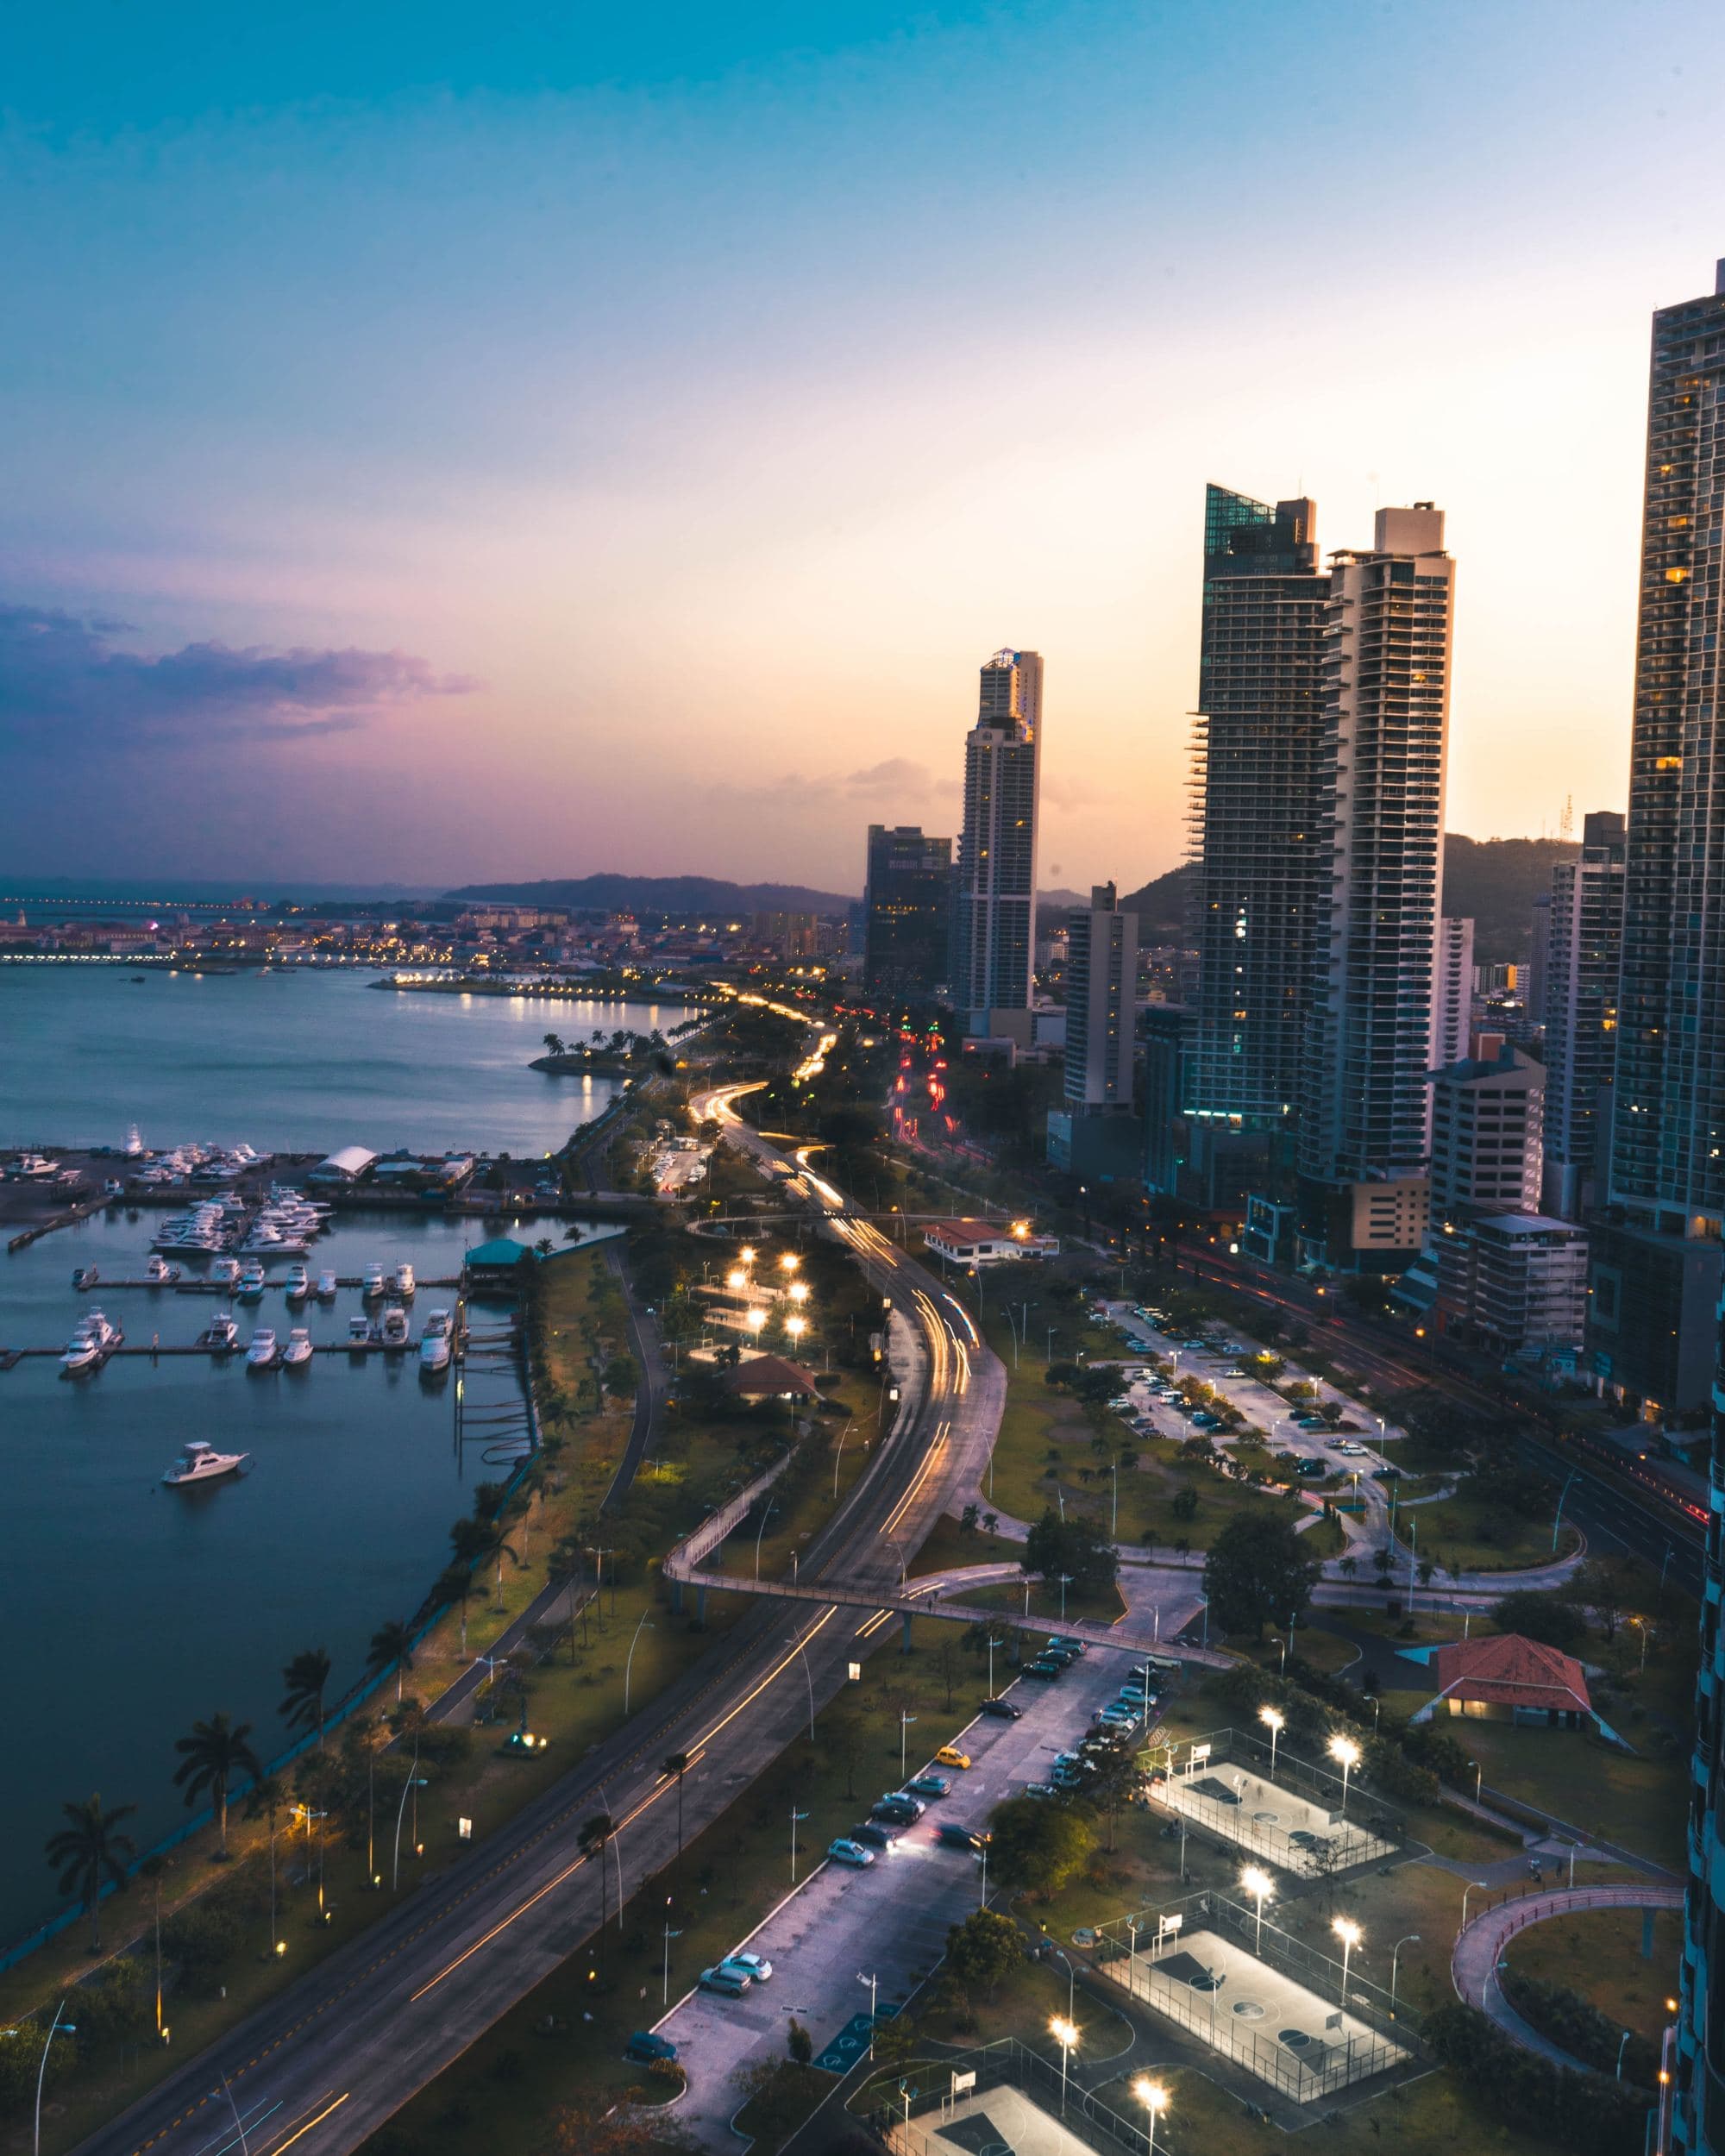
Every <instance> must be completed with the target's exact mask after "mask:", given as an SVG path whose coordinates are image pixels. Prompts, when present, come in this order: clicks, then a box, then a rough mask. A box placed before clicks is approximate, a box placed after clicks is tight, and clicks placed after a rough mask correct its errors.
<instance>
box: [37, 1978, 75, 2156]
mask: <svg viewBox="0 0 1725 2156" xmlns="http://www.w3.org/2000/svg"><path fill="white" fill-rule="evenodd" d="M65 2011H66V2001H65V2000H64V1999H62V2000H61V2001H60V2004H59V2005H58V2006H57V2007H56V2008H55V2009H54V2012H53V2021H50V2022H49V2023H48V2033H47V2037H46V2039H45V2040H44V2041H43V2044H42V2063H41V2065H40V2066H38V2067H37V2069H36V2139H35V2156H42V2081H43V2078H44V2077H45V2076H46V2074H47V2070H48V2050H49V2047H50V2046H51V2045H52V2044H53V2040H54V2039H55V2037H56V2036H59V2035H60V2034H62V2033H63V2034H66V2035H67V2036H76V2035H77V2034H78V2024H77V2022H76V2021H61V2019H60V2015H62V2014H64V2013H65Z"/></svg>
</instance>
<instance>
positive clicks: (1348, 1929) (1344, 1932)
mask: <svg viewBox="0 0 1725 2156" xmlns="http://www.w3.org/2000/svg"><path fill="white" fill-rule="evenodd" d="M1330 1929H1331V1930H1332V1931H1333V1933H1334V1934H1335V1935H1336V1937H1337V1938H1338V1939H1339V1940H1340V1941H1341V1942H1342V2004H1343V2005H1344V2006H1346V2004H1347V1995H1348V1960H1349V1957H1350V1956H1351V1955H1352V1952H1353V1950H1354V1948H1355V1947H1356V1946H1358V1944H1359V1942H1360V1940H1362V1939H1363V1938H1364V1936H1365V1934H1364V1933H1363V1932H1362V1931H1361V1930H1360V1928H1359V1926H1358V1924H1356V1923H1355V1922H1354V1921H1353V1919H1352V1917H1351V1916H1339V1917H1338V1918H1337V1919H1336V1921H1335V1922H1334V1923H1333V1924H1332V1925H1331V1927H1330Z"/></svg>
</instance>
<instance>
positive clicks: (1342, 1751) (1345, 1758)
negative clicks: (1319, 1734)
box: [1330, 1737, 1359, 1826]
mask: <svg viewBox="0 0 1725 2156" xmlns="http://www.w3.org/2000/svg"><path fill="white" fill-rule="evenodd" d="M1330 1757H1331V1758H1333V1759H1337V1760H1339V1761H1340V1763H1341V1770H1342V1823H1343V1825H1344V1826H1346V1823H1347V1815H1348V1776H1349V1774H1350V1773H1351V1772H1352V1770H1353V1769H1354V1768H1355V1767H1357V1766H1358V1764H1359V1746H1358V1745H1357V1744H1356V1743H1355V1742H1354V1740H1353V1739H1352V1737H1332V1738H1331V1739H1330Z"/></svg>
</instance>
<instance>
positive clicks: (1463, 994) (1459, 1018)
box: [1431, 913, 1473, 1070]
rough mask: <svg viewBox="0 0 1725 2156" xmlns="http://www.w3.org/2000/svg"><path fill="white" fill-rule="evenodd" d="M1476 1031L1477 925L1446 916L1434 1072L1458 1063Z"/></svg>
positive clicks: (1434, 1009) (1464, 918) (1434, 1026)
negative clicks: (1474, 1009) (1474, 965)
mask: <svg viewBox="0 0 1725 2156" xmlns="http://www.w3.org/2000/svg"><path fill="white" fill-rule="evenodd" d="M1472 1029H1473V923H1472V921H1471V920H1470V919H1469V918H1467V916H1466V915H1465V914H1456V913H1446V914H1445V915H1444V917H1443V918H1442V919H1441V920H1440V922H1439V923H1438V957H1437V986H1436V990H1435V993H1434V994H1433V1000H1432V1048H1431V1056H1432V1069H1433V1070H1441V1069H1443V1067H1444V1065H1445V1064H1446V1063H1458V1062H1460V1061H1461V1059H1462V1057H1463V1056H1465V1055H1466V1053H1467V1043H1468V1036H1469V1034H1470V1033H1471V1031H1472Z"/></svg>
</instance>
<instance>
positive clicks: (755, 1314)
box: [743, 1310, 767, 1332]
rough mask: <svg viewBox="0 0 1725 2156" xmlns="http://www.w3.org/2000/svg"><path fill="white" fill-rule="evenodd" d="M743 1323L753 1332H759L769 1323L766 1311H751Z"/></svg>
mask: <svg viewBox="0 0 1725 2156" xmlns="http://www.w3.org/2000/svg"><path fill="white" fill-rule="evenodd" d="M766 1322H767V1313H766V1312H765V1311H764V1310H751V1311H750V1313H749V1314H748V1316H747V1317H746V1318H744V1319H743V1324H744V1325H746V1326H748V1328H749V1330H750V1332H759V1331H760V1330H761V1328H762V1326H763V1325H765V1324H766Z"/></svg>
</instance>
